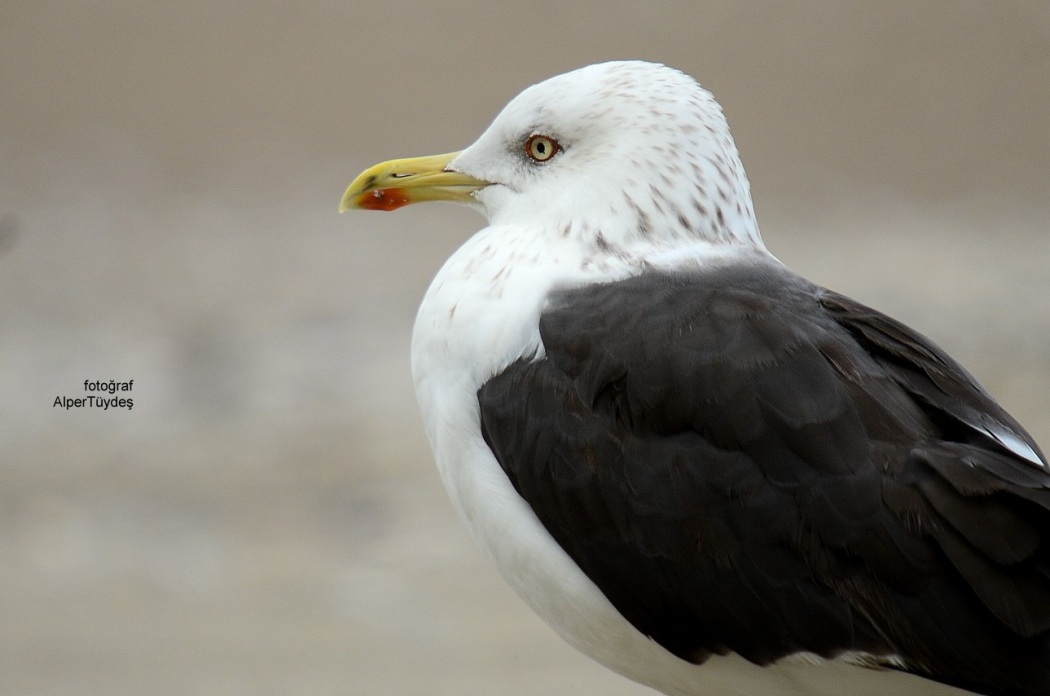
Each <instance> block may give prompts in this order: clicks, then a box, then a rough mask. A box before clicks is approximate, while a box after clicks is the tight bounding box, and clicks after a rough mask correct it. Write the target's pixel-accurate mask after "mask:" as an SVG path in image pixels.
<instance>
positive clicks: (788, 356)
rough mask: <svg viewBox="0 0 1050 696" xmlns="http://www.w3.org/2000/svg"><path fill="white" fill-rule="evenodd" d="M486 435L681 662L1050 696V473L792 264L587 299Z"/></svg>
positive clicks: (596, 577) (554, 318)
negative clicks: (895, 664)
mask: <svg viewBox="0 0 1050 696" xmlns="http://www.w3.org/2000/svg"><path fill="white" fill-rule="evenodd" d="M540 333H541V336H542V339H543V344H544V348H545V355H544V357H543V358H541V359H537V360H521V361H518V362H516V363H514V364H513V365H511V366H510V367H508V369H506V370H505V371H504V372H503V373H501V374H499V375H497V376H495V377H494V378H493V379H492V380H491V381H489V382H488V383H486V384H485V385H484V386H482V388H481V389H480V390H479V392H478V398H479V403H480V407H481V426H482V432H483V434H484V437H485V439H486V441H487V443H488V444H489V446H490V447H491V449H492V451H493V453H494V454H495V456H496V458H497V460H498V461H499V463H500V465H501V466H502V467H503V470H504V471H505V472H506V474H507V476H508V477H509V478H510V480H511V481H512V482H513V485H514V486H515V488H516V489H517V491H518V492H519V493H520V494H521V496H522V497H523V498H524V499H525V500H526V501H528V502H529V504H530V505H531V506H532V508H533V510H534V511H535V512H536V514H537V516H538V517H539V519H540V520H541V522H542V523H543V524H544V526H545V527H546V528H547V530H548V531H549V532H550V533H551V535H552V536H553V537H554V538H555V539H556V540H557V541H558V543H559V544H560V545H561V546H562V547H563V548H564V549H565V550H566V551H567V552H568V553H569V555H570V556H572V558H573V559H574V560H575V561H576V562H577V563H578V564H579V565H580V567H581V568H582V569H583V570H584V572H585V573H586V574H587V575H588V576H589V577H590V578H591V579H592V580H593V581H594V582H595V584H597V585H598V587H599V588H601V590H602V591H603V592H604V593H605V595H606V596H607V597H608V598H609V600H610V601H611V602H612V603H613V605H614V606H616V608H617V609H618V610H619V611H620V612H621V613H622V614H623V615H624V617H625V618H627V619H628V620H629V621H630V622H631V623H632V624H633V625H634V626H635V627H637V628H638V629H639V630H640V631H641V632H643V633H645V634H646V635H649V636H651V637H652V638H653V639H654V640H656V641H657V642H659V643H660V644H661V645H663V646H664V647H665V648H667V649H668V650H670V651H671V652H673V653H674V654H676V655H678V656H680V657H682V658H683V659H686V660H690V661H694V662H701V661H703V660H704V659H706V657H707V656H708V655H710V654H712V653H717V654H723V653H727V652H736V653H739V654H740V655H742V656H743V657H745V658H747V659H749V660H752V661H754V662H756V663H759V664H767V663H770V662H772V661H775V660H777V659H779V658H781V657H784V656H787V655H790V654H793V653H796V652H802V651H805V652H811V653H816V654H818V655H822V656H826V657H833V656H836V655H838V654H840V653H842V652H844V651H856V652H864V653H869V654H871V655H874V656H897V657H898V658H900V659H902V660H903V661H904V663H905V665H906V668H907V669H909V670H913V671H916V672H919V673H922V674H924V675H927V676H931V677H932V678H935V679H939V680H941V681H945V682H948V683H954V684H959V685H964V686H966V687H967V688H970V689H973V690H977V691H980V692H982V693H988V694H994V693H1024V694H1046V693H1050V538H1048V537H1047V535H1048V534H1050V475H1048V473H1047V469H1046V463H1045V459H1044V458H1043V457H1042V455H1041V453H1040V452H1039V450H1038V448H1037V446H1036V445H1035V443H1034V442H1033V441H1032V439H1031V437H1030V436H1029V435H1028V434H1027V433H1025V431H1024V430H1023V429H1022V428H1021V426H1020V425H1018V424H1017V423H1016V422H1015V421H1014V420H1013V419H1012V418H1010V416H1009V415H1007V414H1006V413H1005V412H1004V411H1003V410H1002V409H1001V408H1000V407H999V406H998V405H997V404H996V403H995V402H994V401H993V400H992V399H991V397H989V396H988V395H987V394H986V393H985V392H984V390H983V389H981V387H980V386H978V384H977V383H976V382H975V381H974V379H973V378H972V377H971V376H970V375H969V374H968V373H967V372H966V371H965V370H963V369H962V368H961V367H960V366H959V365H958V364H956V363H955V362H954V361H953V360H951V358H949V357H948V356H947V355H945V354H944V353H943V352H942V351H940V350H939V349H938V348H936V347H935V346H933V345H932V344H931V343H930V342H929V341H928V340H927V339H925V338H923V337H922V336H920V335H918V334H917V333H915V332H913V331H911V330H910V329H908V328H907V327H905V326H903V325H901V324H899V323H897V322H895V321H893V320H892V319H889V318H888V317H885V316H884V315H881V314H879V313H877V312H874V311H873V310H871V309H868V308H866V307H864V306H862V305H860V304H858V303H855V302H853V301H851V300H849V299H848V298H845V297H843V296H841V295H837V294H834V293H831V292H828V291H826V290H822V289H821V288H818V287H815V286H813V285H811V284H808V283H806V282H805V281H803V280H801V279H799V278H797V277H796V276H793V275H790V274H789V273H788V272H787V271H784V270H781V269H779V268H774V267H758V268H756V267H748V266H743V265H741V266H735V267H729V268H725V269H722V270H718V271H712V272H707V273H704V274H696V275H689V276H670V275H659V274H647V275H643V276H641V277H637V278H633V279H629V280H624V281H620V282H615V283H609V284H604V285H598V286H592V287H587V288H580V289H575V290H571V291H567V292H564V293H561V294H559V295H558V296H556V297H554V298H552V303H551V307H550V309H549V310H548V311H546V312H545V313H544V315H543V316H542V318H541V323H540Z"/></svg>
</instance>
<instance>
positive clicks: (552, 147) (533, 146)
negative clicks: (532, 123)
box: [525, 133, 561, 162]
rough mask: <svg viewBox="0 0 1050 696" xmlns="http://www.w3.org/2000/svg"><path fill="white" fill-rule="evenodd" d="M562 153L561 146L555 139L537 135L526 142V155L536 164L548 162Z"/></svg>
mask: <svg viewBox="0 0 1050 696" xmlns="http://www.w3.org/2000/svg"><path fill="white" fill-rule="evenodd" d="M559 152H561V145H559V144H558V141H557V140H555V139H554V138H551V137H548V136H546V135H540V134H538V133H537V134H536V135H533V136H530V137H529V139H528V140H526V141H525V154H526V155H528V156H529V159H531V160H532V161H534V162H547V161H550V159H551V158H552V157H554V156H555V155H556V154H558V153H559Z"/></svg>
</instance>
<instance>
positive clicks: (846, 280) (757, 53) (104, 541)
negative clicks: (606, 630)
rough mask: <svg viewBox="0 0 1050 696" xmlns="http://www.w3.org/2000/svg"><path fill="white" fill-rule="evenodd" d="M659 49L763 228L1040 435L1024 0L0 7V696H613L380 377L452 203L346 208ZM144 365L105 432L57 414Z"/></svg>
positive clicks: (1042, 378)
mask: <svg viewBox="0 0 1050 696" xmlns="http://www.w3.org/2000/svg"><path fill="white" fill-rule="evenodd" d="M621 57H641V58H647V59H652V60H659V61H663V62H667V63H670V64H673V65H675V66H677V67H680V68H682V69H684V70H686V71H687V72H690V73H692V74H694V75H696V76H697V77H698V78H699V79H700V80H701V81H702V82H704V83H705V84H706V85H707V86H708V87H710V88H712V89H713V90H714V91H715V93H716V95H717V96H718V97H719V99H720V100H721V101H722V103H723V104H724V106H725V108H726V110H727V112H728V115H729V119H730V123H731V125H732V126H733V128H734V132H735V134H736V136H737V140H738V142H739V145H740V149H741V151H742V153H743V157H744V162H745V164H746V166H747V167H748V171H749V173H750V176H751V180H752V182H753V188H754V194H755V199H756V204H757V209H758V213H759V218H760V221H761V224H762V229H763V233H764V235H765V237H766V240H767V242H768V244H769V246H770V247H771V248H772V249H773V250H774V252H775V253H776V254H777V255H779V256H780V257H781V258H782V259H784V260H785V261H787V262H788V263H789V264H790V265H792V266H794V267H795V268H796V269H798V270H800V271H802V272H804V273H805V274H807V275H809V276H810V277H812V278H813V279H815V280H818V281H820V282H823V283H825V284H828V285H831V286H832V287H835V288H836V289H839V290H841V291H844V292H847V293H849V294H852V295H854V296H856V297H858V298H859V299H862V300H864V301H867V302H869V303H871V304H874V305H876V306H878V307H880V308H883V309H885V310H888V311H890V312H891V313H893V314H895V315H897V316H899V317H900V318H902V319H904V320H906V321H907V322H908V323H910V324H912V325H914V326H916V327H918V328H920V329H921V330H922V331H924V332H925V333H927V334H928V335H930V336H932V337H934V338H935V339H936V340H937V341H938V342H939V343H941V344H942V345H943V346H944V347H945V348H947V349H949V351H950V352H952V353H953V354H954V355H956V356H957V357H958V358H960V359H961V360H962V361H963V362H964V363H966V364H967V365H968V366H969V367H970V368H971V369H972V370H973V371H974V372H975V373H976V374H977V375H978V376H979V377H980V378H981V379H982V380H983V381H984V382H985V384H986V386H988V388H989V389H990V390H991V391H992V392H993V393H994V394H996V395H997V396H998V397H999V398H1000V400H1001V401H1002V402H1003V403H1004V405H1006V406H1007V407H1008V409H1010V410H1011V411H1012V412H1013V413H1014V414H1015V415H1016V416H1017V417H1018V418H1019V419H1020V420H1021V421H1022V422H1023V423H1025V424H1026V425H1027V427H1028V428H1029V429H1030V430H1031V431H1032V433H1033V434H1034V435H1035V436H1036V437H1037V438H1038V439H1040V440H1041V441H1042V442H1043V445H1044V447H1047V446H1050V341H1048V339H1050V224H1048V223H1050V129H1048V123H1050V80H1048V78H1047V76H1048V75H1050V4H1047V3H1045V2H1042V1H1033V2H1011V3H987V2H965V1H956V0H952V1H945V2H914V1H912V0H907V1H902V2H894V3H867V2H853V3H846V2H841V3H839V2H836V3H821V2H796V3H778V4H776V5H772V4H770V5H768V6H767V5H761V4H751V3H731V2H719V3H695V2H691V1H684V0H683V1H681V2H659V1H658V2H649V3H645V4H644V5H643V4H638V5H635V4H633V3H627V2H609V3H602V4H600V5H599V4H597V3H588V2H576V3H571V4H559V3H554V2H544V1H541V0H533V1H532V2H528V3H513V4H498V3H489V2H480V1H474V2H470V1H462V2H430V3H423V2H418V3H413V2H401V3H393V2H390V3H376V2H353V1H344V2H335V1H333V0H328V1H318V2H308V3H276V2H272V1H267V0H255V1H253V2H234V1H232V0H227V1H222V2H192V1H184V2H179V3H140V2H129V1H127V0H97V1H94V2H69V1H66V2H39V1H37V0H33V1H21V0H5V1H4V2H3V4H2V6H0V693H3V694H25V695H37V694H40V695H44V694H48V695H51V694H76V695H96V694H97V695H103V694H104V695H106V696H120V695H128V696H131V695H135V696H140V695H142V694H150V695H151V696H165V695H167V694H193V695H198V694H199V695H202V696H204V695H211V694H223V695H224V696H237V695H241V694H244V695H253V696H257V695H267V694H316V695H328V694H540V693H542V694H566V695H567V694H583V693H593V694H599V693H600V694H608V695H611V696H617V695H626V694H641V693H642V692H643V690H642V689H640V688H639V687H637V686H634V685H631V684H629V683H627V682H625V681H623V680H621V679H620V678H618V677H615V676H613V675H611V674H608V673H606V672H605V671H604V670H603V669H602V668H600V667H598V666H596V665H593V664H591V663H590V662H589V661H588V660H587V659H585V658H583V657H581V656H579V655H576V654H575V653H574V652H573V651H572V650H571V649H569V648H567V647H566V646H564V645H563V644H562V643H561V642H560V640H559V639H558V638H556V637H555V636H554V634H553V633H551V632H550V631H549V630H548V629H546V627H544V626H543V625H542V624H540V623H539V621H538V620H537V619H535V618H533V617H532V616H531V614H529V612H528V611H526V609H525V608H524V606H523V605H522V603H521V602H520V601H519V600H518V599H517V598H516V597H514V596H513V595H512V594H511V592H510V591H509V590H507V589H506V588H505V587H504V586H503V584H502V582H501V581H500V580H499V578H498V577H497V576H496V574H495V572H494V571H493V570H492V569H491V568H489V566H488V565H487V563H486V562H485V561H484V560H483V559H482V558H481V556H480V554H479V553H478V552H477V551H476V550H475V549H474V547H473V546H472V544H471V542H470V541H469V539H468V537H467V535H466V533H465V532H464V531H463V530H462V529H461V528H460V526H459V524H458V522H457V520H456V519H455V518H454V515H453V512H452V510H451V506H450V505H449V504H448V502H447V501H446V498H445V496H444V493H443V491H442V490H441V487H440V483H439V481H438V478H437V475H436V473H435V471H434V470H433V468H432V466H431V463H430V458H429V453H428V451H427V449H426V445H425V443H424V441H423V436H422V432H421V426H420V423H419V420H418V416H417V415H416V411H415V405H414V400H413V397H412V394H411V386H410V380H409V376H408V345H409V330H410V325H411V321H412V316H413V313H414V310H415V306H416V304H417V302H418V301H419V299H420V297H421V296H422V293H423V291H424V289H425V287H426V285H427V284H428V282H429V280H430V277H431V276H432V274H433V273H434V271H435V270H436V269H437V268H438V267H439V266H440V264H441V262H442V260H443V259H444V258H445V257H446V256H447V255H448V254H449V253H450V252H451V250H452V249H454V248H455V246H456V245H457V244H459V243H460V242H461V241H462V240H463V239H465V238H466V236H467V235H468V234H469V233H470V232H471V231H472V230H474V229H476V228H478V227H479V226H480V225H481V220H480V218H477V217H475V216H474V215H473V214H472V213H470V212H469V211H467V210H465V209H459V208H455V207H451V206H434V207H421V208H417V209H409V210H405V211H401V212H399V213H397V214H391V215H379V214H364V213H358V214H353V215H349V214H348V215H344V216H342V217H340V216H338V215H337V214H336V206H337V203H338V200H339V197H340V195H341V194H342V191H343V188H344V187H345V185H346V184H347V183H349V181H350V180H351V178H352V177H353V176H354V175H356V174H357V173H358V172H359V171H360V170H361V169H362V168H364V167H365V166H367V165H369V164H372V163H374V162H376V161H378V160H380V159H386V158H389V157H393V156H405V155H414V154H430V153H436V152H446V151H449V150H452V149H456V148H459V147H463V146H465V145H467V144H469V142H470V141H471V140H472V139H473V138H474V136H475V135H477V134H478V133H480V132H481V130H482V129H483V128H484V127H485V126H486V125H487V124H488V122H489V121H490V119H491V118H492V117H493V116H494V115H495V114H496V113H497V112H498V111H499V109H500V108H501V107H502V105H503V104H504V103H505V102H506V101H507V100H508V99H509V98H510V97H512V96H513V95H514V94H516V93H517V92H518V91H519V90H520V89H521V88H523V87H525V86H527V85H529V84H531V83H533V82H536V81H538V80H540V79H542V78H544V77H547V76H549V75H551V74H554V73H558V72H562V71H565V70H567V69H571V68H574V67H577V66H579V65H583V64H586V63H591V62H596V61H599V60H604V59H611V58H621ZM85 379H92V380H95V379H103V380H109V379H117V380H121V381H123V380H128V379H134V380H135V385H134V391H133V393H132V394H131V396H132V397H133V398H134V408H133V409H132V410H131V411H127V410H120V411H107V412H102V411H99V410H87V409H81V410H73V411H63V410H61V409H56V408H53V407H52V404H53V402H54V399H55V397H56V396H60V395H66V396H82V395H83V381H84V380H85Z"/></svg>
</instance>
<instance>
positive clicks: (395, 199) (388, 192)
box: [357, 188, 412, 211]
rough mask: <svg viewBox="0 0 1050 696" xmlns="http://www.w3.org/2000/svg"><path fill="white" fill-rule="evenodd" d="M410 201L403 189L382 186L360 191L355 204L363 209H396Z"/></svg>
mask: <svg viewBox="0 0 1050 696" xmlns="http://www.w3.org/2000/svg"><path fill="white" fill-rule="evenodd" d="M411 202H412V201H411V200H409V198H408V194H407V193H405V190H404V189H399V188H384V189H376V190H375V191H367V192H365V193H362V194H361V195H360V197H358V199H357V205H358V207H360V208H364V209H365V210H386V211H390V210H397V209H398V208H403V207H404V206H406V205H408V204H409V203H411Z"/></svg>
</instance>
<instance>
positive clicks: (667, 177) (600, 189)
mask: <svg viewBox="0 0 1050 696" xmlns="http://www.w3.org/2000/svg"><path fill="white" fill-rule="evenodd" d="M433 200H449V201H457V202H462V203H467V204H469V205H472V206H474V207H476V208H478V209H479V210H480V211H481V212H482V213H483V214H484V215H485V216H486V217H487V218H488V220H489V222H490V223H491V224H493V225H515V226H543V227H552V228H555V229H558V230H562V231H563V232H564V233H565V234H570V233H574V234H585V235H600V236H601V238H602V239H603V240H605V241H607V242H616V243H620V244H624V243H631V242H635V241H639V242H644V241H651V242H658V243H661V244H664V243H668V242H672V243H678V242H681V243H688V242H690V241H704V242H708V243H711V244H716V245H740V244H743V245H749V246H761V245H762V242H761V238H760V236H759V232H758V225H757V223H756V221H755V214H754V207H753V205H752V202H751V194H750V187H749V184H748V181H747V177H746V175H745V173H744V168H743V165H742V164H741V162H740V157H739V154H738V152H737V149H736V145H735V143H734V142H733V138H732V136H731V135H730V132H729V127H728V125H727V123H726V119H725V116H724V115H723V113H722V109H721V107H720V106H719V105H718V103H717V102H716V101H715V100H714V98H713V97H712V96H711V94H710V92H708V91H707V90H705V89H704V88H703V87H701V86H700V85H699V84H698V83H697V82H696V81H695V80H694V79H693V78H691V77H689V76H688V75H686V74H684V73H682V72H680V71H678V70H675V69H672V68H669V67H667V66H664V65H659V64H654V63H646V62H641V61H617V62H610V63H601V64H598V65H591V66H588V67H585V68H581V69H579V70H575V71H572V72H569V73H565V74H563V75H558V76H556V77H552V78H550V79H548V80H545V81H544V82H541V83H539V84H536V85H534V86H532V87H529V88H528V89H526V90H525V91H524V92H522V93H521V94H519V95H518V96H517V97H515V98H514V99H513V100H512V101H511V102H510V103H509V104H508V105H507V106H506V107H505V108H504V109H503V111H502V112H501V113H500V114H499V115H498V116H497V117H496V119H495V120H494V121H493V122H492V124H491V125H490V126H489V128H488V129H487V130H486V131H485V132H484V133H483V134H482V135H481V137H479V138H478V139H477V141H475V142H474V143H473V144H472V145H470V146H469V147H467V148H466V149H465V150H463V151H461V152H454V153H450V154H447V155H438V156H431V157H422V158H411V159H402V160H392V161H389V162H383V163H381V164H378V165H376V166H374V167H371V168H369V169H368V170H366V171H365V172H363V173H362V174H361V175H360V176H359V177H358V178H357V179H355V180H354V182H353V183H351V184H350V186H349V187H348V188H347V190H346V193H345V194H344V196H343V200H342V203H341V206H340V209H341V210H346V209H349V208H365V209H381V210H393V209H396V208H399V207H402V206H403V205H407V204H409V203H414V202H418V201H433Z"/></svg>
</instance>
